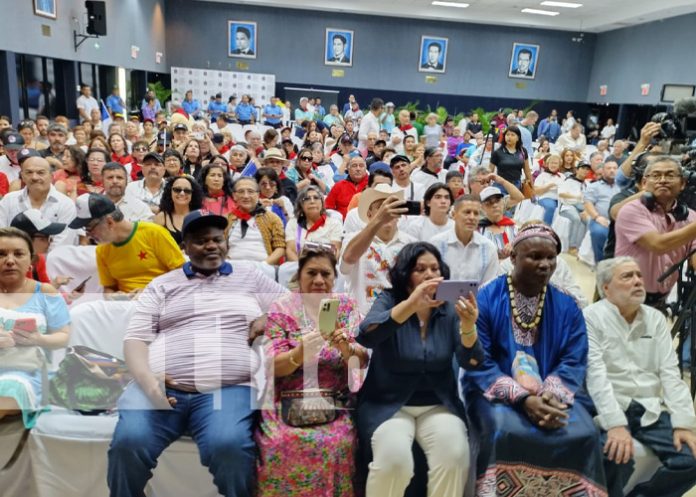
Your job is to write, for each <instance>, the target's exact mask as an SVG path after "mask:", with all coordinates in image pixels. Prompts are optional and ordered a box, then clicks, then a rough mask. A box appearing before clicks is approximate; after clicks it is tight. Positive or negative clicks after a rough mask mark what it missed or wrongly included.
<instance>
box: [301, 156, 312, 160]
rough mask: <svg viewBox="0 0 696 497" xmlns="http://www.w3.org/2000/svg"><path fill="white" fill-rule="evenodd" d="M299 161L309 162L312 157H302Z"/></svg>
mask: <svg viewBox="0 0 696 497" xmlns="http://www.w3.org/2000/svg"><path fill="white" fill-rule="evenodd" d="M300 160H306V161H311V160H312V156H311V155H305V156H304V157H300Z"/></svg>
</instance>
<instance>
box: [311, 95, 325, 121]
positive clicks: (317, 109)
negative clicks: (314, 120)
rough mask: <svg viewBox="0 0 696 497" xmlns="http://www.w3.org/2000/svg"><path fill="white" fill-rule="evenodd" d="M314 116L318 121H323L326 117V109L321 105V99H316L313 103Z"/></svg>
mask: <svg viewBox="0 0 696 497" xmlns="http://www.w3.org/2000/svg"><path fill="white" fill-rule="evenodd" d="M314 114H316V115H317V116H318V119H324V116H325V115H326V109H325V108H324V106H323V105H321V98H319V97H317V98H316V99H315V101H314Z"/></svg>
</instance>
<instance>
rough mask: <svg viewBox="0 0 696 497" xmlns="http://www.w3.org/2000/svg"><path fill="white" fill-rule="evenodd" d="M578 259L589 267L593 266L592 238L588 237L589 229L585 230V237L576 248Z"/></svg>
mask: <svg viewBox="0 0 696 497" xmlns="http://www.w3.org/2000/svg"><path fill="white" fill-rule="evenodd" d="M578 259H580V261H582V262H584V263H585V264H587V265H588V266H590V267H594V265H595V260H594V252H593V251H592V238H591V237H590V230H589V229H588V230H587V233H585V237H584V238H583V239H582V243H581V244H580V248H579V249H578Z"/></svg>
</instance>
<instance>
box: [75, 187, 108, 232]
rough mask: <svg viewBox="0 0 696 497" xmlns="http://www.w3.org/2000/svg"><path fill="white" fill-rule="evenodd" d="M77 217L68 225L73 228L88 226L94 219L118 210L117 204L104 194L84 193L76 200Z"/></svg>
mask: <svg viewBox="0 0 696 497" xmlns="http://www.w3.org/2000/svg"><path fill="white" fill-rule="evenodd" d="M75 208H76V209H77V217H76V218H75V219H73V220H72V222H71V223H70V224H69V225H68V226H69V227H70V228H72V229H80V228H84V227H85V226H87V225H88V224H89V223H90V221H92V220H93V219H99V218H102V217H104V216H107V215H109V214H111V213H112V212H114V211H115V210H116V205H115V204H114V203H113V202H112V201H111V200H110V199H109V197H106V196H104V195H100V194H98V193H83V194H82V195H80V196H79V197H77V199H76V200H75Z"/></svg>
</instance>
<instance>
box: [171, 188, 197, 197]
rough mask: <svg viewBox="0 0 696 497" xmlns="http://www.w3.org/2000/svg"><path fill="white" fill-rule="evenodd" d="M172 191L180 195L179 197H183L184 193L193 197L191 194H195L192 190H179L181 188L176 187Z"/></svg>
mask: <svg viewBox="0 0 696 497" xmlns="http://www.w3.org/2000/svg"><path fill="white" fill-rule="evenodd" d="M172 191H173V192H174V193H177V194H179V195H181V194H182V193H183V194H184V195H191V194H192V193H193V190H191V189H190V188H179V187H174V188H172Z"/></svg>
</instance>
